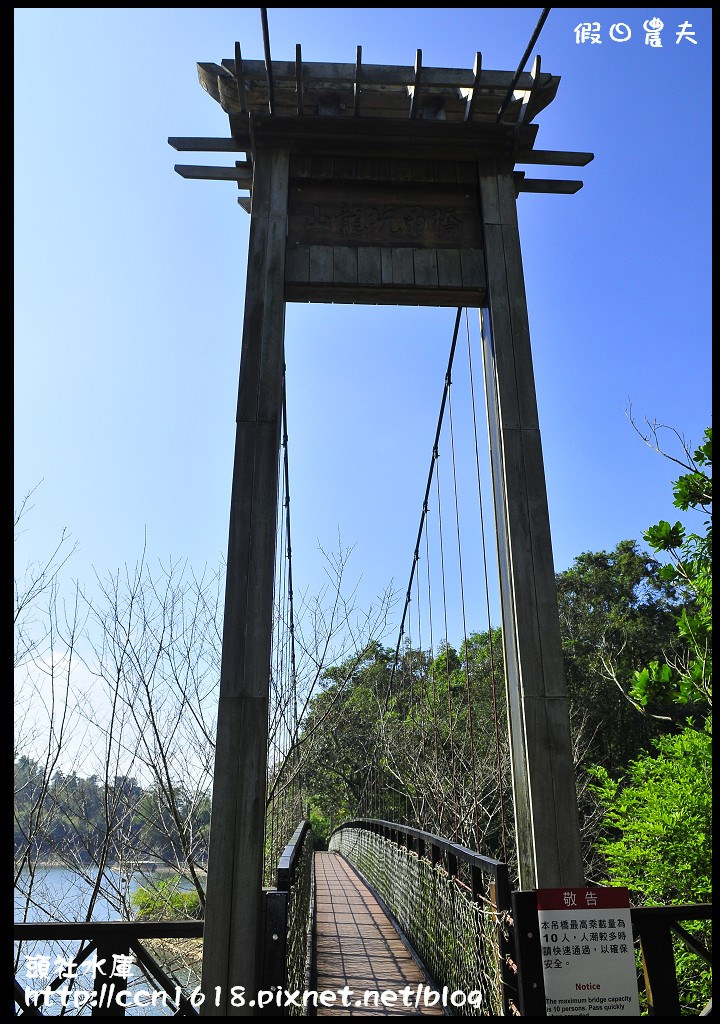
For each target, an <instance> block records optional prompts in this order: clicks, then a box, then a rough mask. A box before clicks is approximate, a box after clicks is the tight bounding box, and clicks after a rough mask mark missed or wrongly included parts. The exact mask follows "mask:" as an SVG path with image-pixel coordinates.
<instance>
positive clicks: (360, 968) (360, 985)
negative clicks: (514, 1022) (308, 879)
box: [315, 853, 444, 1017]
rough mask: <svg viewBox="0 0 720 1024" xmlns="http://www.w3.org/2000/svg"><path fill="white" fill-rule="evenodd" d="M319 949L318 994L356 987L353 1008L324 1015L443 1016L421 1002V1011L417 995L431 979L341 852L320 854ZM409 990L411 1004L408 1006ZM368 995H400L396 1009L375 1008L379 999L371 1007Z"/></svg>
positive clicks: (436, 1008)
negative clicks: (404, 1002) (403, 993)
mask: <svg viewBox="0 0 720 1024" xmlns="http://www.w3.org/2000/svg"><path fill="white" fill-rule="evenodd" d="M315 951H316V958H315V965H316V981H315V987H316V988H317V990H318V991H319V992H328V991H337V990H339V989H342V988H343V987H344V986H345V985H347V986H348V987H349V988H350V989H352V995H351V996H349V1002H350V1004H351V1005H349V1006H342V1005H335V1006H327V1007H323V1006H318V1008H317V1015H318V1016H319V1017H320V1016H322V1017H329V1016H338V1017H339V1016H342V1017H345V1016H348V1015H350V1016H352V1015H356V1016H363V1017H391V1016H404V1017H408V1016H409V1017H417V1016H423V1017H424V1016H440V1017H442V1016H444V1013H443V1010H442V1007H440V1006H423V1005H422V1000H421V1003H420V1005H419V1006H418V1007H417V1009H416V1007H415V993H416V992H417V990H418V986H421V987H423V988H424V986H425V985H429V982H428V981H427V978H426V977H425V975H424V974H423V972H422V971H421V969H420V967H418V965H417V963H416V962H415V960H414V959H413V957H412V956H411V954H410V952H409V950H408V948H407V946H406V945H405V943H404V941H403V939H402V938H401V937H400V934H399V933H398V931H397V929H396V928H395V926H394V925H393V923H392V921H391V920H390V918H389V917H388V916H387V914H386V913H385V911H384V910H383V909H382V907H381V906H380V904H379V903H378V901H377V899H376V898H375V897H374V896H373V894H372V893H371V892H370V890H369V889H368V888H367V886H366V885H365V884H364V883H363V882H362V880H361V879H360V877H359V876H358V875H357V873H356V872H355V871H354V870H353V868H352V867H351V866H350V865H349V864H348V863H347V861H346V860H345V859H344V858H343V857H341V856H340V855H339V854H337V853H316V854H315ZM407 986H409V987H410V989H411V990H412V994H411V995H410V996H407V994H406V997H405V998H406V1001H407V1000H408V999H411V1000H412V1002H411V1004H410V1005H403V996H402V995H401V994H400V993H402V991H403V989H405V988H406V987H407ZM430 987H431V986H430ZM366 992H377V993H383V992H385V993H388V992H397V993H398V996H397V1000H396V1003H395V1005H394V1006H393V1005H388V1006H383V1005H382V1004H378V1005H377V1006H376V1005H375V1004H374V999H373V1000H370V1001H369V1002H368V1003H367V1005H366V1001H365V993H366ZM386 998H388V999H391V997H386ZM358 1003H359V1004H360V1005H358Z"/></svg>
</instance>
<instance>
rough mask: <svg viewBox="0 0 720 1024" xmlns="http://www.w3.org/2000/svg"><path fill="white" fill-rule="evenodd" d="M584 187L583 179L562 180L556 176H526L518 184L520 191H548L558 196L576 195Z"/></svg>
mask: <svg viewBox="0 0 720 1024" xmlns="http://www.w3.org/2000/svg"><path fill="white" fill-rule="evenodd" d="M582 187H583V183H582V181H560V180H558V179H555V178H525V177H523V179H522V181H520V183H519V185H518V191H520V192H548V193H551V194H552V195H556V196H574V195H575V193H576V192H579V191H580V189H581V188H582Z"/></svg>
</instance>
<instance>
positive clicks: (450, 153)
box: [253, 65, 537, 160]
mask: <svg viewBox="0 0 720 1024" xmlns="http://www.w3.org/2000/svg"><path fill="white" fill-rule="evenodd" d="M306 66H307V65H306ZM530 127H532V128H537V125H533V126H530ZM517 138H518V131H517V129H516V128H515V127H513V126H512V125H506V124H501V125H496V124H487V123H481V122H478V121H472V122H467V123H463V122H455V123H453V122H450V121H429V120H423V119H422V118H415V119H414V120H412V121H411V120H410V119H409V118H408V119H404V118H403V119H401V120H400V119H392V120H390V119H388V118H370V117H304V118H303V119H302V121H301V120H300V118H298V117H284V116H281V115H278V114H276V115H275V116H274V117H270V116H269V115H267V114H256V115H255V116H254V117H253V139H254V145H255V146H258V147H263V146H270V147H272V146H276V145H286V146H289V147H290V149H291V150H292V152H293V153H304V152H311V153H313V154H315V153H318V154H320V153H322V154H324V155H329V154H330V153H332V154H333V155H338V156H350V155H357V156H367V157H369V156H393V155H397V156H399V157H403V156H404V157H407V155H408V153H409V152H410V151H412V153H413V156H416V157H417V158H418V159H438V158H440V159H447V160H462V159H465V160H477V159H478V158H479V157H480V155H481V153H482V152H483V151H494V152H499V153H500V154H502V155H505V156H508V157H509V156H511V155H512V153H513V151H514V147H515V143H516V139H517ZM523 144H524V146H525V148H527V144H526V142H525V136H524V137H523Z"/></svg>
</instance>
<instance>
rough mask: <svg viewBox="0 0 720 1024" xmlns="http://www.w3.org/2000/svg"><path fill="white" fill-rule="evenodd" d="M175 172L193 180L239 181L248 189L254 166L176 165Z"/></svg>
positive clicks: (243, 163)
mask: <svg viewBox="0 0 720 1024" xmlns="http://www.w3.org/2000/svg"><path fill="white" fill-rule="evenodd" d="M175 170H176V171H177V173H178V174H179V175H180V177H181V178H192V179H195V180H199V181H237V182H238V183H240V182H242V183H244V184H245V186H246V187H249V186H250V185H252V181H253V171H252V166H251V165H250V164H249V163H247V162H238V163H237V164H236V165H235V167H205V166H202V165H200V164H175Z"/></svg>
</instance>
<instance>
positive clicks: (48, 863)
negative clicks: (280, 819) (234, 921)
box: [15, 860, 207, 878]
mask: <svg viewBox="0 0 720 1024" xmlns="http://www.w3.org/2000/svg"><path fill="white" fill-rule="evenodd" d="M52 868H63V869H64V870H65V871H74V872H76V873H77V874H80V873H81V872H82V871H89V870H93V869H94V870H97V865H96V864H92V863H88V864H81V865H79V866H78V867H71V866H70V865H69V864H65V863H64V862H63V861H58V860H43V861H36V862H35V863H34V864H33V865H32V870H36V869H40V870H42V871H49V870H50V869H52ZM15 870H16V871H17V866H16V868H15ZM22 870H23V871H27V870H28V866H27V865H26V866H25V867H24V868H23V869H22ZM105 870H106V871H114V872H115V873H116V874H120V875H141V874H148V875H150V874H152V875H183V871H184V870H185V869H183V868H178V867H173V866H172V865H170V864H164V863H163V862H162V861H147V862H145V861H143V862H141V863H139V864H138V865H137V866H135V867H131V866H129V865H122V864H106V865H105ZM195 873H196V874H197V875H198V876H199V877H201V878H207V868H195Z"/></svg>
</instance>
